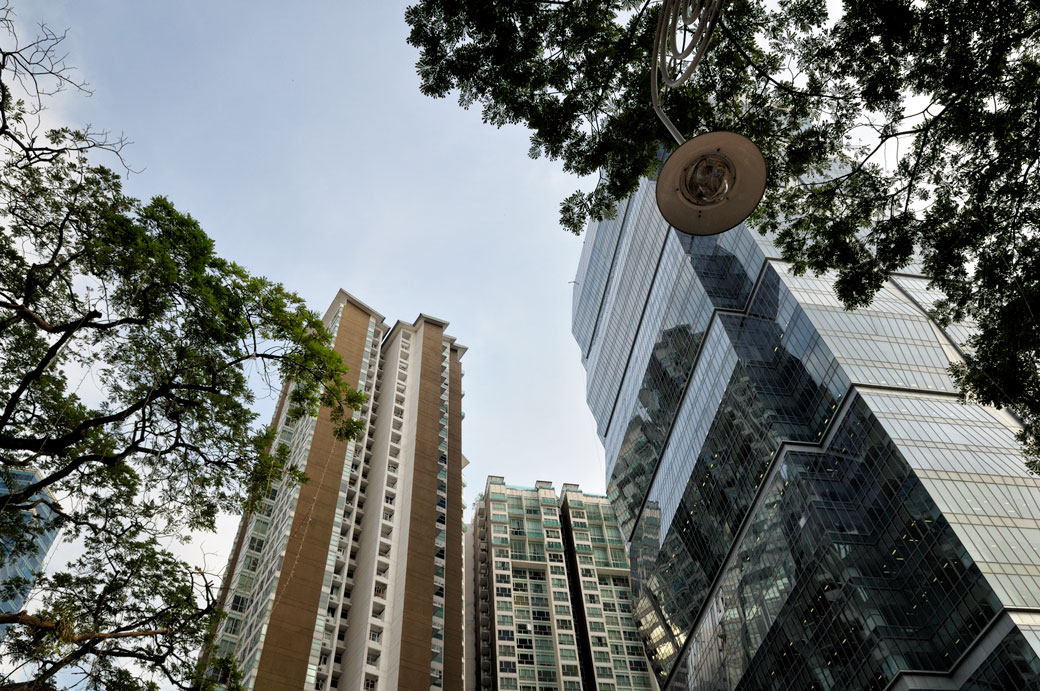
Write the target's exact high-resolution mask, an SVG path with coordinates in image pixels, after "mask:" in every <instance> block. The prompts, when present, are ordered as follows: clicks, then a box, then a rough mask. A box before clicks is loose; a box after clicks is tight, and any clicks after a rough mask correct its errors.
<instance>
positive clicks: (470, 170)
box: [14, 0, 604, 549]
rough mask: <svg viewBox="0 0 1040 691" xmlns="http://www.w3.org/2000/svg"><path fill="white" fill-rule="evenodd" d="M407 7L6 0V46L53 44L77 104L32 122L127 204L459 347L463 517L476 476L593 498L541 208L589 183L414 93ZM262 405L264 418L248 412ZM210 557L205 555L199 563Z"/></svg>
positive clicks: (593, 464) (60, 104) (303, 286)
mask: <svg viewBox="0 0 1040 691" xmlns="http://www.w3.org/2000/svg"><path fill="white" fill-rule="evenodd" d="M405 4H406V3H393V2H378V3H372V2H365V3H361V2H356V1H350V0H348V1H344V0H338V1H335V2H302V3H291V4H287V3H276V2H268V1H262V2H261V1H256V0H253V1H250V2H201V1H190V2H189V1H185V2H166V3H160V2H141V1H139V0H96V1H92V2H87V1H85V0H46V1H42V2H32V3H27V2H18V1H17V0H16V4H15V5H14V10H15V12H16V14H17V16H18V20H19V25H20V30H21V32H22V34H23V37H24V36H26V35H27V32H28V31H31V30H34V26H33V25H35V24H36V23H39V22H46V23H47V24H48V25H50V26H51V27H52V28H56V29H63V28H68V29H69V36H68V39H67V41H66V43H65V44H64V46H65V49H66V50H67V52H68V54H69V58H68V62H69V64H70V65H73V66H75V67H76V68H77V70H78V71H79V74H80V76H81V77H82V78H83V79H85V80H86V81H88V82H89V83H90V85H91V88H92V89H93V91H94V95H93V96H92V97H90V98H84V97H82V96H81V95H78V94H75V93H68V94H64V95H63V96H62V97H61V98H60V99H58V100H57V101H56V102H52V107H51V112H50V115H49V117H50V118H52V119H55V120H58V121H61V122H65V123H68V124H73V125H82V124H85V123H92V124H94V125H95V126H99V127H104V128H107V129H110V130H113V131H114V132H116V133H119V132H123V133H125V134H126V135H127V137H128V138H129V139H131V140H132V141H133V142H134V143H133V145H132V146H131V147H129V148H128V149H127V151H126V158H127V160H128V162H129V163H130V165H131V166H132V167H134V168H137V169H141V170H142V172H141V173H140V174H136V175H133V176H132V177H131V178H130V179H129V181H128V183H127V187H128V190H129V191H130V192H131V193H132V194H133V195H135V196H138V197H141V198H147V197H149V196H152V195H155V194H163V195H165V196H167V197H169V198H170V199H171V200H172V201H173V202H174V203H175V204H176V205H177V206H178V207H179V208H180V209H182V210H185V211H188V212H190V213H191V214H192V215H194V216H195V217H196V218H197V219H199V221H200V222H201V223H202V225H203V227H204V228H205V229H206V231H207V232H208V233H209V234H210V235H211V236H212V237H213V238H215V239H216V242H217V247H218V250H219V252H220V253H221V254H223V255H224V256H226V257H228V258H231V259H234V260H236V261H238V262H239V263H242V264H244V265H245V266H247V267H248V268H249V269H250V270H252V271H254V272H256V273H260V274H264V275H266V276H268V277H270V278H272V279H275V280H278V281H281V282H282V283H284V284H285V285H287V286H288V287H290V288H291V289H293V290H295V291H297V292H298V293H300V294H301V295H302V296H303V297H304V298H305V299H306V300H307V302H308V304H309V305H311V307H312V308H313V309H316V310H318V311H324V310H325V308H326V307H327V306H328V304H329V302H330V301H331V300H332V298H333V296H334V295H335V293H336V290H337V289H338V288H340V287H342V288H344V289H345V290H347V291H348V292H351V293H353V294H355V295H356V296H357V297H358V298H360V299H361V300H363V301H365V302H367V303H368V304H370V305H371V306H373V307H374V308H376V309H378V310H380V311H381V312H383V314H385V315H386V316H387V319H388V321H389V322H391V323H392V322H393V321H394V320H396V319H403V320H407V321H411V320H413V319H414V318H415V317H416V316H417V314H418V313H419V312H425V313H428V314H432V315H435V316H437V317H441V318H444V319H447V320H448V321H450V322H451V327H450V329H449V332H450V333H451V334H453V335H454V336H456V337H457V338H458V340H459V342H461V343H463V344H465V345H467V346H468V347H469V348H470V350H469V353H467V355H466V356H465V358H464V361H463V365H464V368H465V370H466V378H465V382H464V388H465V389H466V394H467V395H466V398H465V402H464V404H465V410H466V421H465V423H464V428H463V439H464V441H463V451H464V453H465V454H466V455H467V457H468V458H469V459H470V461H471V465H470V466H469V468H468V469H467V470H466V479H467V481H468V482H469V487H468V488H467V491H466V501H467V505H468V504H469V502H470V501H471V500H472V499H473V497H474V496H475V495H476V493H477V492H478V491H480V489H482V488H483V485H484V479H485V477H486V475H488V474H500V475H505V476H506V478H507V480H508V481H509V482H511V483H514V484H533V482H534V481H535V480H539V479H544V480H550V481H553V482H554V483H556V485H557V487H559V485H560V484H562V483H564V482H578V483H580V484H581V485H582V487H583V488H584V489H586V490H588V491H593V492H601V491H603V484H604V480H603V460H602V450H601V448H600V446H599V443H598V441H597V439H596V436H595V431H594V426H593V423H592V419H591V416H590V414H589V413H588V411H587V408H586V406H585V402H584V386H585V378H584V372H583V370H582V368H581V365H580V359H579V352H578V348H577V346H576V345H575V344H574V341H573V339H572V338H571V335H570V295H571V286H570V285H569V281H571V280H572V279H573V278H574V272H575V269H576V267H577V261H578V255H579V252H580V250H581V243H582V239H581V238H576V237H574V236H572V235H570V234H568V233H566V232H565V231H563V230H562V229H560V227H559V225H558V223H557V211H558V205H559V202H560V200H561V199H562V198H563V197H564V196H566V195H567V194H569V193H570V192H572V191H573V190H574V189H576V188H577V187H579V186H583V187H586V188H588V187H589V186H591V184H592V181H591V180H577V179H575V178H573V177H572V176H569V175H566V174H564V173H563V172H562V170H561V167H560V166H559V165H558V164H555V163H552V162H549V161H547V160H544V159H539V160H531V159H529V158H528V156H527V149H528V141H527V134H526V132H525V131H524V130H522V129H520V128H517V127H513V128H504V129H501V130H498V129H495V128H493V127H490V126H487V125H484V124H483V123H482V122H481V120H480V113H479V110H471V111H465V110H463V109H461V108H460V107H459V106H458V105H457V103H456V102H455V101H454V100H451V99H449V100H433V99H430V98H427V97H425V96H423V95H422V94H420V93H419V90H418V78H417V76H416V75H415V69H414V62H415V59H416V56H417V53H416V51H415V50H414V49H413V48H412V47H411V46H409V45H407V43H406V41H405V39H406V35H407V26H406V25H405V23H404V19H403V13H404V8H405ZM269 411H270V402H265V408H264V411H263V415H264V418H265V420H266V418H267V417H268V416H269V414H270V413H269ZM215 546H216V543H213V542H211V541H209V540H207V547H209V548H211V549H212V548H213V547H215Z"/></svg>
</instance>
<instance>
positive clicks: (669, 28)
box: [650, 0, 766, 235]
mask: <svg viewBox="0 0 1040 691" xmlns="http://www.w3.org/2000/svg"><path fill="white" fill-rule="evenodd" d="M723 4H724V0H664V1H663V2H662V4H661V14H660V16H659V17H658V19H657V34H656V36H655V37H654V49H653V57H652V66H651V76H650V82H651V94H652V99H653V104H654V111H655V112H656V113H657V117H658V118H660V119H661V122H663V123H664V126H665V127H667V128H668V131H669V132H671V134H672V136H673V137H674V138H675V141H676V142H678V144H679V148H678V149H676V150H675V151H673V152H672V154H671V156H669V157H668V160H667V161H665V163H664V166H663V167H662V168H661V173H660V174H659V175H658V177H657V207H658V208H659V209H660V210H661V215H662V216H664V218H665V220H666V221H668V223H669V224H671V225H672V226H673V227H675V228H676V229H677V230H680V231H682V232H684V233H687V234H690V235H716V234H718V233H721V232H723V231H726V230H729V229H730V228H733V227H734V226H736V225H738V224H739V223H740V222H741V221H743V220H744V219H746V218H747V217H748V216H750V215H751V212H752V211H754V210H755V207H756V206H758V202H759V201H760V200H761V199H762V194H763V193H764V192H765V189H766V162H765V159H764V158H763V157H762V152H761V151H759V149H758V147H757V146H755V143H754V142H752V141H751V140H750V139H748V138H747V137H744V136H743V135H740V134H737V133H735V132H707V133H704V134H700V135H698V136H696V137H694V138H693V139H690V140H687V139H686V138H685V137H683V135H682V133H681V132H679V129H678V128H677V127H676V126H675V124H674V123H673V122H672V121H671V120H670V119H669V118H668V115H667V114H666V113H665V112H664V108H663V107H662V104H661V102H662V100H663V99H664V96H665V94H666V92H667V91H668V90H670V89H678V88H680V87H682V85H683V84H685V83H686V81H687V80H688V79H689V78H690V75H692V74H693V71H694V70H695V69H696V68H697V65H698V64H699V63H700V61H701V58H702V57H703V56H704V52H705V51H706V50H707V48H708V43H709V41H710V40H711V34H712V32H713V31H714V29H715V24H716V23H717V22H718V19H719V14H720V12H721V11H722V5H723ZM680 37H681V40H678V39H679V38H680Z"/></svg>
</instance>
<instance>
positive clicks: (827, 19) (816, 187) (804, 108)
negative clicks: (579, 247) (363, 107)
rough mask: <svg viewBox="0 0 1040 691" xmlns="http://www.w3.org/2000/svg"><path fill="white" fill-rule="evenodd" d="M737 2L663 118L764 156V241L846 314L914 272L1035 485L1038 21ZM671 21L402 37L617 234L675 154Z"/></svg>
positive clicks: (920, 7)
mask: <svg viewBox="0 0 1040 691" xmlns="http://www.w3.org/2000/svg"><path fill="white" fill-rule="evenodd" d="M828 7H829V4H828V3H826V2H823V0H791V1H790V2H781V3H774V2H765V0H732V1H731V2H728V3H726V6H725V8H724V9H723V12H722V16H721V19H720V21H719V24H718V25H717V27H716V29H715V33H714V36H713V38H712V42H711V45H710V47H709V48H708V50H707V53H706V55H705V56H704V59H703V61H702V62H701V64H700V66H699V67H698V68H697V70H696V71H695V72H694V74H693V75H692V77H691V79H690V80H689V82H687V83H686V85H685V86H684V87H682V88H681V89H677V90H674V91H671V92H669V93H668V94H667V96H666V98H665V101H664V108H665V109H666V111H667V113H668V115H669V117H670V118H671V119H672V121H673V122H675V124H676V125H677V126H678V128H679V129H680V130H681V131H682V132H683V133H684V134H685V135H686V136H687V137H692V136H694V135H696V134H699V133H701V132H705V131H711V130H730V131H734V132H738V133H740V134H743V135H745V136H747V137H748V138H750V139H751V140H752V141H754V142H755V143H756V144H758V146H759V147H760V148H761V149H762V152H763V154H764V156H765V158H766V162H767V166H768V170H769V175H768V181H767V187H766V194H765V197H764V199H763V201H762V203H761V205H760V206H759V208H758V209H757V210H756V212H755V214H754V215H753V216H752V217H751V219H750V220H749V224H750V225H752V226H753V227H756V228H758V229H759V230H760V231H762V232H770V233H774V234H775V238H776V242H777V245H778V247H779V248H780V249H781V251H782V252H783V255H784V259H786V260H787V261H789V262H791V264H792V265H793V267H794V269H795V270H796V271H798V272H804V271H812V272H816V273H823V272H827V271H834V272H836V274H837V281H836V285H835V287H836V292H837V295H838V297H839V298H840V299H841V300H842V301H843V302H844V304H845V305H846V307H848V308H850V309H851V308H855V307H857V306H863V305H867V304H869V303H870V302H871V300H872V299H873V297H874V295H875V294H876V293H877V291H878V290H879V289H880V288H881V286H882V284H883V283H884V281H885V279H886V277H887V276H889V275H890V274H891V273H893V272H896V271H899V270H900V269H902V268H904V267H906V266H907V265H909V264H910V263H911V262H918V263H920V264H921V266H922V268H923V271H924V272H925V274H926V275H927V276H928V277H929V278H930V279H931V283H932V286H933V287H934V288H937V289H938V290H939V291H941V292H942V294H943V295H944V296H945V298H944V299H941V300H939V301H938V302H937V303H936V304H935V305H934V306H933V308H932V311H933V316H934V317H935V318H936V319H937V320H938V321H939V323H940V324H944V325H945V324H949V323H950V322H953V321H967V322H969V323H974V324H975V325H977V329H976V332H975V335H974V336H972V337H971V338H970V339H969V340H968V342H967V343H966V344H963V345H964V346H965V349H964V350H965V352H964V361H963V363H958V364H956V365H954V366H953V368H952V372H953V375H954V377H955V379H956V380H957V382H958V384H959V385H960V386H961V389H962V392H963V396H964V398H965V399H967V400H972V401H977V402H981V403H984V404H992V405H996V406H998V407H1009V408H1011V409H1012V410H1013V411H1015V412H1016V413H1017V414H1018V416H1019V417H1020V419H1021V420H1022V422H1023V425H1024V429H1023V431H1022V433H1021V434H1020V435H1019V436H1020V440H1021V441H1022V442H1023V444H1024V446H1025V450H1026V452H1027V454H1028V455H1029V457H1030V465H1031V467H1032V468H1033V469H1034V470H1040V320H1038V319H1037V317H1038V316H1040V173H1038V165H1037V162H1038V158H1040V3H1038V2H1037V0H1025V1H1024V2H1013V1H1011V0H845V1H844V2H843V4H842V5H841V7H840V10H839V13H838V14H833V13H830V12H829V10H828ZM658 9H659V5H656V4H653V3H651V2H649V0H647V2H636V1H633V0H556V1H552V0H545V1H542V2H537V1H533V0H502V1H496V2H484V1H483V0H420V1H419V2H417V3H416V4H414V5H412V6H411V7H409V8H408V9H407V11H406V13H405V18H406V20H407V21H408V23H409V25H410V26H411V33H410V36H409V42H410V43H411V44H412V45H414V46H415V47H417V48H418V49H419V52H420V54H419V60H418V63H417V71H418V74H419V77H420V79H421V89H422V91H423V92H424V93H426V94H427V95H430V96H435V97H444V96H447V95H448V94H450V93H454V92H456V91H457V93H458V95H459V102H460V104H461V105H463V106H464V107H470V106H471V105H474V104H479V106H480V107H481V108H482V111H483V118H484V120H485V122H488V123H490V124H493V125H496V126H502V125H505V124H522V125H525V126H526V127H528V128H530V130H531V155H532V156H539V155H546V156H548V157H550V158H552V159H559V160H561V161H562V162H563V165H564V168H565V169H566V170H568V171H570V172H573V173H576V174H578V175H589V174H592V173H599V176H600V177H599V183H598V185H597V186H596V188H595V189H594V190H592V191H591V192H583V191H577V192H575V193H574V194H573V195H571V196H570V197H568V198H567V199H565V200H564V201H563V203H562V204H561V223H562V225H563V227H564V228H566V229H567V230H570V231H571V232H574V233H580V232H581V231H582V229H583V228H584V226H585V225H586V223H587V222H588V221H589V220H599V219H602V218H605V217H609V216H611V215H612V214H613V212H614V208H615V205H616V204H617V202H618V201H619V200H621V199H623V198H625V197H626V196H628V195H630V194H631V193H632V192H634V190H635V189H636V186H637V184H638V181H639V179H640V178H641V177H643V176H651V177H653V176H655V175H656V171H657V169H658V167H659V152H660V151H662V150H664V151H668V150H671V149H672V148H674V147H675V142H674V140H673V139H672V138H671V137H670V135H669V133H668V131H667V130H666V129H665V127H664V126H663V125H662V124H661V123H660V122H659V121H658V119H657V117H656V115H655V113H654V111H653V109H652V106H651V98H650V60H651V57H650V55H651V49H652V47H653V38H654V32H655V29H656V24H657V15H658Z"/></svg>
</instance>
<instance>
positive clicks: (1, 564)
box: [0, 468, 58, 637]
mask: <svg viewBox="0 0 1040 691" xmlns="http://www.w3.org/2000/svg"><path fill="white" fill-rule="evenodd" d="M39 481H40V474H39V473H38V472H36V471H35V470H22V469H20V468H0V496H4V495H7V494H10V493H11V491H10V490H11V489H12V488H13V489H14V490H15V491H19V490H22V489H25V488H26V487H28V486H30V485H32V484H34V483H36V482H39ZM43 495H46V497H47V498H49V499H50V500H51V501H53V500H54V497H53V496H52V495H51V493H50V490H47V489H44V490H42V492H41V493H40V494H36V495H34V497H41V496H43ZM30 503H32V504H34V506H32V507H31V508H27V509H26V510H25V511H21V512H19V513H20V515H19V519H20V520H21V521H22V522H23V523H24V524H25V527H26V528H27V530H26V534H27V535H29V536H30V539H31V542H32V544H31V545H17V544H15V543H13V542H9V541H7V540H3V541H2V542H0V586H4V585H8V584H9V583H10V584H13V583H14V581H15V579H17V582H18V584H19V587H18V588H16V590H15V592H14V593H13V594H12V596H11V597H9V598H7V599H4V600H0V613H3V614H14V613H17V612H20V611H21V609H22V607H23V606H24V605H25V599H26V596H27V595H28V592H29V590H30V589H31V587H32V584H33V582H34V581H35V580H36V575H37V574H38V573H39V572H40V571H42V570H43V562H44V559H45V558H46V556H47V552H48V551H50V548H51V545H53V544H54V539H55V538H56V537H57V535H58V530H57V528H56V527H54V524H53V521H54V518H55V514H54V512H53V511H52V510H51V507H50V506H48V504H47V503H46V502H40V503H36V501H35V500H33V501H32V502H30ZM12 552H15V553H16V554H15V556H13V557H12ZM5 629H6V626H0V637H3V635H4V630H5Z"/></svg>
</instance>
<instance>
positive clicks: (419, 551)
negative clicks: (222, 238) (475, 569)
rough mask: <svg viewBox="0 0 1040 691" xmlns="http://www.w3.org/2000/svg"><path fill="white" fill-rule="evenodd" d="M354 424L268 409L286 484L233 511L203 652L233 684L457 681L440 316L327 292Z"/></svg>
mask: <svg viewBox="0 0 1040 691" xmlns="http://www.w3.org/2000/svg"><path fill="white" fill-rule="evenodd" d="M324 320H325V324H326V325H328V327H329V328H330V330H331V331H332V333H333V335H334V338H335V344H334V346H335V349H336V351H337V352H338V353H339V354H340V355H342V356H343V360H344V362H345V363H346V364H347V366H348V367H350V371H349V372H348V383H349V384H350V385H351V386H353V387H356V388H358V389H359V390H361V391H363V392H364V393H366V394H367V395H368V396H369V400H368V402H367V403H366V404H365V405H364V406H363V407H362V409H361V411H360V413H358V415H359V416H360V418H361V419H363V420H364V421H365V423H366V428H367V429H366V432H365V434H363V435H361V436H359V437H358V438H357V439H356V440H353V441H350V442H340V441H337V440H336V439H335V437H334V436H333V433H332V425H331V422H330V419H329V415H328V412H327V411H325V410H323V411H321V412H320V413H319V415H318V416H317V417H308V418H304V419H298V420H291V419H288V418H287V417H286V415H285V410H284V408H285V405H284V402H285V400H286V396H287V395H288V393H289V390H290V389H291V386H292V384H291V382H290V383H289V384H287V386H286V388H285V390H284V391H283V393H282V398H281V401H280V403H279V405H278V408H277V410H276V412H275V416H274V425H275V426H276V429H277V433H278V439H279V440H281V441H282V442H284V443H286V444H288V445H289V448H290V450H291V451H290V453H291V462H292V463H294V464H296V465H298V466H299V467H300V468H302V469H303V470H304V472H305V473H306V474H307V476H308V478H309V480H308V482H307V483H305V484H303V485H301V486H292V487H276V488H274V489H272V491H271V494H270V496H269V497H268V499H267V500H266V501H265V502H264V503H263V508H262V509H261V510H260V511H258V512H257V513H255V514H252V515H247V516H245V517H243V519H242V522H241V525H240V527H239V531H238V536H237V538H236V542H235V547H234V552H233V554H232V556H231V559H230V561H229V563H228V567H227V571H226V574H225V581H224V595H223V597H224V609H225V611H227V612H228V617H227V619H226V620H225V621H224V622H223V624H222V625H221V628H220V630H219V632H218V638H217V651H218V652H219V653H231V654H232V655H233V656H234V658H235V659H236V660H237V661H238V663H239V666H240V668H241V671H242V673H243V679H244V683H245V685H246V688H251V689H256V690H257V691H260V690H267V689H301V690H304V689H305V690H306V691H311V690H312V689H314V690H317V691H322V690H329V689H333V690H336V691H347V690H349V691H372V690H374V689H378V690H379V691H390V690H394V689H402V690H403V689H407V690H408V691H414V690H416V689H441V688H444V689H457V688H459V687H460V686H461V685H462V678H463V670H462V663H463V660H462V655H463V648H462V634H463V622H462V616H463V597H462V527H463V526H462V467H463V465H464V464H465V461H464V459H463V456H462V452H461V429H462V410H461V408H462V396H463V392H462V368H461V366H460V358H461V357H462V355H463V354H464V353H465V350H466V349H465V348H464V347H463V346H461V345H459V344H457V343H456V342H455V339H454V338H453V337H451V336H448V335H447V334H446V333H445V328H446V326H447V322H444V321H441V320H439V319H435V318H433V317H429V316H426V315H420V316H419V318H418V319H416V320H415V322H414V323H412V324H407V323H403V322H397V323H396V324H395V325H393V326H392V327H388V326H387V325H386V324H385V323H384V321H383V317H382V315H380V314H379V313H378V312H376V311H375V310H373V309H372V308H370V307H368V306H367V305H365V304H364V303H362V302H360V301H359V300H357V299H356V298H354V297H353V296H351V295H349V294H347V293H345V292H343V291H340V292H339V294H338V295H337V296H336V299H335V300H334V301H333V303H332V306H331V307H330V308H329V310H328V312H327V313H326V314H325V318H324Z"/></svg>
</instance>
